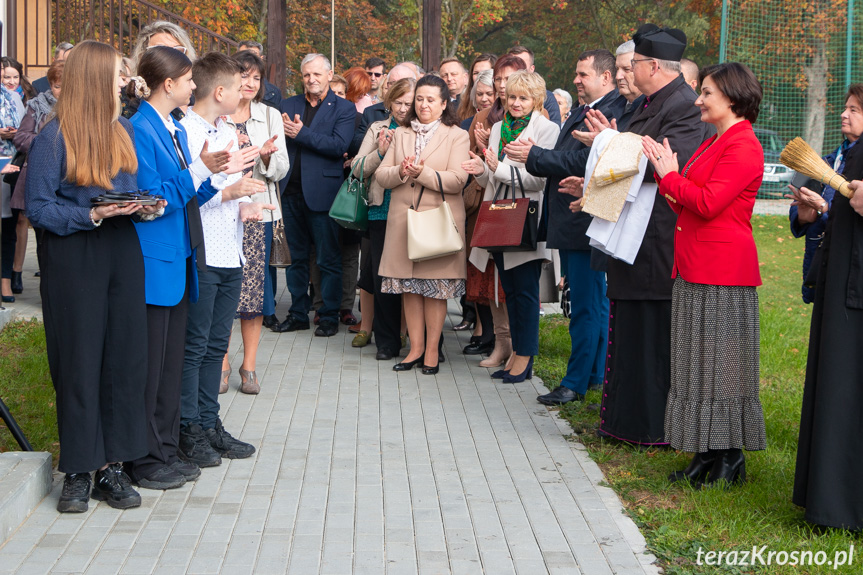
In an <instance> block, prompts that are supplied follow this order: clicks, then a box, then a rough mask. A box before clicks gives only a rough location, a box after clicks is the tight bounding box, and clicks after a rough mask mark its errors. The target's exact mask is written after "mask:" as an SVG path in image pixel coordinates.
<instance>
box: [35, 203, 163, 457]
mask: <svg viewBox="0 0 863 575" xmlns="http://www.w3.org/2000/svg"><path fill="white" fill-rule="evenodd" d="M41 253H42V258H41V265H42V280H41V285H40V291H41V295H42V313H43V316H44V321H45V339H46V341H47V348H48V365H49V367H50V370H51V379H52V381H53V382H54V390H55V391H56V393H57V427H58V430H59V432H60V464H59V469H60V471H62V472H64V473H84V472H89V471H93V470H95V469H99V468H100V467H102V466H103V465H105V464H106V463H110V462H115V461H125V460H129V459H134V458H136V457H141V456H142V455H143V454H144V453H146V452H147V440H146V434H145V429H146V415H145V411H144V388H145V384H146V378H147V341H146V338H145V337H144V335H143V334H144V331H145V330H146V326H147V308H146V303H145V298H144V258H143V256H142V255H141V246H140V244H139V242H138V234H137V233H136V232H135V228H134V226H133V225H132V222H131V221H130V219H129V218H128V217H125V216H118V217H114V218H108V219H106V220H104V221H103V222H102V225H101V226H100V227H98V228H96V229H95V230H92V231H86V232H77V233H74V234H72V235H69V236H58V235H55V234H53V233H51V232H44V241H43V244H42V247H41Z"/></svg>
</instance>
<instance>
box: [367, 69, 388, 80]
mask: <svg viewBox="0 0 863 575" xmlns="http://www.w3.org/2000/svg"><path fill="white" fill-rule="evenodd" d="M366 74H368V75H369V77H370V78H371V77H375V78H380V77H381V76H383V75H384V73H383V72H369V71H368V70H366Z"/></svg>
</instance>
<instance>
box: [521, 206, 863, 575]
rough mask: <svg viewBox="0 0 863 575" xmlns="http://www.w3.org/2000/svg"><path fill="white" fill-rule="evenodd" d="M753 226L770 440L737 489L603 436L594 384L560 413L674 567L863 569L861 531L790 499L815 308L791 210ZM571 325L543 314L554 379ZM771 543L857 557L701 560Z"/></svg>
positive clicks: (541, 361)
mask: <svg viewBox="0 0 863 575" xmlns="http://www.w3.org/2000/svg"><path fill="white" fill-rule="evenodd" d="M753 227H754V229H755V240H756V243H757V244H758V255H759V261H760V263H761V274H762V280H763V282H764V285H763V286H762V287H761V288H759V290H758V295H759V298H760V305H761V402H762V404H763V406H764V419H765V421H766V425H767V442H768V448H767V450H766V451H763V452H756V453H747V456H746V457H747V462H746V472H747V478H748V483H746V484H745V485H744V486H742V487H735V488H733V489H730V490H721V489H705V490H701V491H698V490H695V489H693V488H691V487H689V486H681V485H676V484H671V483H669V482H668V481H667V479H666V478H667V476H668V474H669V473H671V472H672V471H676V470H679V469H683V468H684V467H686V465H687V464H688V462H689V459H690V458H691V455H689V454H686V453H678V452H675V451H673V450H670V449H646V450H645V449H639V448H636V447H632V446H629V445H626V444H622V443H620V442H617V441H613V440H611V441H610V440H607V439H600V438H598V437H597V436H596V435H595V433H594V430H595V428H596V425H597V424H598V422H599V414H598V412H597V411H596V410H595V409H590V408H589V407H588V406H589V404H591V403H594V404H595V403H599V401H600V392H598V391H593V392H589V393H588V396H587V401H585V402H583V403H582V404H571V405H573V407H570V406H565V407H564V408H563V409H562V413H561V414H562V415H563V416H564V417H565V418H566V419H567V420H568V421H569V422H570V424H571V425H572V427H573V429H574V430H575V431H576V433H578V435H579V438H578V439H579V440H580V441H581V442H582V443H584V444H585V445H586V446H587V449H588V451H589V452H590V454H591V457H593V459H594V460H596V462H597V463H598V464H599V465H600V467H601V468H602V470H603V472H604V473H605V477H606V480H607V482H608V484H609V485H610V486H611V487H612V488H613V489H614V490H615V491H616V492H617V493H618V495H619V496H620V498H621V500H622V501H623V502H624V505H626V507H627V509H628V511H629V513H630V515H631V516H632V518H633V519H634V520H635V521H636V523H637V524H638V525H639V526H640V527H641V529H642V531H643V533H644V534H645V537H646V538H647V543H648V546H649V548H650V550H651V551H652V552H653V553H654V554H656V556H657V557H659V560H660V563H661V564H662V566H663V567H664V568H665V570H666V573H668V574H690V573H693V574H695V573H770V574H774V573H777V574H780V573H794V574H801V573H861V572H863V567H861V566H863V555H861V552H863V535H854V534H852V533H849V532H846V531H839V530H822V529H820V528H817V527H813V526H811V525H809V524H807V523H805V522H804V521H803V511H802V509H800V508H798V507H796V506H795V505H794V504H792V503H791V491H792V487H793V482H794V465H795V460H796V454H797V435H798V431H799V425H800V405H801V401H802V397H803V381H804V369H805V366H806V353H807V347H808V337H809V321H810V316H811V311H812V308H811V306H809V305H806V304H804V303H803V300H802V299H801V298H800V283H801V265H802V254H803V241H802V240H800V241H795V239H794V238H793V237H792V236H791V233H790V232H789V231H788V219H787V218H785V217H782V216H756V217H755V218H754V219H753ZM567 325H568V320H566V319H565V318H563V317H562V316H550V317H547V318H544V320H543V321H542V322H541V324H540V357H539V358H538V359H537V361H536V371H537V374H538V375H539V376H540V377H542V378H543V380H544V381H545V382H546V384H547V385H548V386H549V387H550V388H553V387H555V386H556V385H557V383H558V382H559V381H560V378H561V376H562V375H563V374H564V373H565V372H566V361H567V359H568V357H569V350H570V343H569V333H568V331H567ZM763 545H767V551H770V550H773V551H777V552H778V551H786V552H791V551H798V552H800V551H812V552H818V551H823V552H825V553H826V559H827V560H829V561H831V562H832V561H833V559H834V557H835V553H836V552H837V551H848V550H849V548H850V546H851V545H854V556H853V564H852V565H850V566H841V567H839V568H838V569H835V570H834V566H832V565H826V564H825V565H823V566H820V567H819V566H815V565H813V566H803V565H800V566H790V565H787V566H778V565H776V564H775V563H774V564H773V565H770V566H754V567H740V566H735V567H729V566H725V565H723V566H722V567H718V566H715V565H714V566H708V565H698V564H697V561H696V560H697V553H698V550H699V549H702V550H703V551H704V552H707V551H727V552H730V551H734V550H737V551H738V552H739V551H743V550H749V551H751V550H752V548H753V546H757V547H758V548H759V549H760V548H761V546H763ZM767 551H765V552H764V554H763V557H764V558H765V561H766V557H767Z"/></svg>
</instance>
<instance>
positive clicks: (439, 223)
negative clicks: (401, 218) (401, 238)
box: [408, 172, 464, 262]
mask: <svg viewBox="0 0 863 575" xmlns="http://www.w3.org/2000/svg"><path fill="white" fill-rule="evenodd" d="M435 175H436V176H437V182H438V186H439V187H440V197H441V200H442V202H443V203H441V205H440V206H438V207H437V208H434V209H431V210H426V211H424V212H420V211H419V205H420V202H421V201H422V199H423V192H424V191H425V186H423V187H422V188H421V189H420V197H419V198H418V199H417V203H416V207H414V206H411V207H410V208H408V258H409V259H410V260H411V261H413V262H421V261H423V260H431V259H434V258H441V257H444V256H450V255H452V254H457V253H458V252H460V251H462V250H463V249H464V241H462V239H461V234H460V233H459V232H458V227H457V226H456V223H455V218H453V216H452V210H450V207H449V204H448V203H447V201H446V198H445V197H444V195H443V182H442V181H441V178H440V174H439V173H437V172H435Z"/></svg>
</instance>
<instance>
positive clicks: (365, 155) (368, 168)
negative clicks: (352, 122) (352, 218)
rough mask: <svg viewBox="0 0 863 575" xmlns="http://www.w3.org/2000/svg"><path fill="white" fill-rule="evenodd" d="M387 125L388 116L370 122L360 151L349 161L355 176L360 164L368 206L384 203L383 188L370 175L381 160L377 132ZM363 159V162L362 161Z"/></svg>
mask: <svg viewBox="0 0 863 575" xmlns="http://www.w3.org/2000/svg"><path fill="white" fill-rule="evenodd" d="M389 125H390V118H387V119H386V120H380V121H379V122H374V123H373V124H371V125H370V126H369V129H368V130H366V135H365V137H364V138H363V143H362V145H361V146H360V151H359V152H357V155H356V156H355V157H354V159H353V161H351V169H352V170H353V171H354V175H355V176H357V177H359V175H360V165H362V168H363V169H362V173H363V177H364V178H365V179H366V181H367V182H368V183H369V205H370V206H379V205H381V204H382V203H384V188H382V187H381V185H380V184H379V183H378V181H377V179H375V178H373V177H372V176H373V175H374V173H375V170H377V169H378V166H380V165H381V162H382V161H383V160H382V159H381V157H380V155H379V154H378V134H380V133H381V130H383V129H384V128H386V127H388V126H389ZM391 145H392V144H391ZM364 159H365V163H363V160H364Z"/></svg>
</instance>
